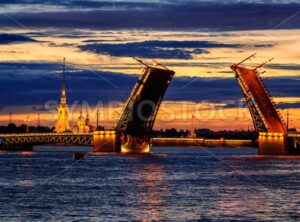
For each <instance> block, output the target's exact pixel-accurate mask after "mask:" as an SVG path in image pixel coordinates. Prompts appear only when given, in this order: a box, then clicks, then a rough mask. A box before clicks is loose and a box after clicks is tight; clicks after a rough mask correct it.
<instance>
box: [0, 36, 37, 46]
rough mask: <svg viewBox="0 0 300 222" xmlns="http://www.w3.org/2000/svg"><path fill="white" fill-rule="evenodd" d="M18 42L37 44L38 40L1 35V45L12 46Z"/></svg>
mask: <svg viewBox="0 0 300 222" xmlns="http://www.w3.org/2000/svg"><path fill="white" fill-rule="evenodd" d="M18 42H36V40H34V39H32V38H29V37H26V36H23V35H16V34H0V44H10V43H18Z"/></svg>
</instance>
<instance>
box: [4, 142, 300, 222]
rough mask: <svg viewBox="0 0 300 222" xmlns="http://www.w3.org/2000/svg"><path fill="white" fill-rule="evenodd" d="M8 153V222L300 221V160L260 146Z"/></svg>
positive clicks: (6, 199) (5, 206)
mask: <svg viewBox="0 0 300 222" xmlns="http://www.w3.org/2000/svg"><path fill="white" fill-rule="evenodd" d="M152 150H153V153H152V154H149V155H119V154H102V155H101V154H100V155H99V154H97V155H93V154H90V155H88V156H86V158H85V160H83V161H73V160H72V155H71V153H39V152H32V153H31V154H30V155H28V153H26V155H23V154H22V153H3V152H2V153H1V154H0V165H1V166H0V175H1V176H0V187H1V190H0V221H59V220H63V221H131V220H138V221H141V220H144V221H151V220H159V221H161V220H167V221H186V220H203V221H221V220H228V221H229V220H236V221H275V220H276V221H293V220H294V221H299V219H300V214H299V212H300V192H299V188H300V179H299V166H300V158H271V157H258V156H257V155H256V150H254V149H230V148H227V149H221V148H220V149H218V148H213V149H209V150H203V149H196V148H191V149H187V148H153V149H152Z"/></svg>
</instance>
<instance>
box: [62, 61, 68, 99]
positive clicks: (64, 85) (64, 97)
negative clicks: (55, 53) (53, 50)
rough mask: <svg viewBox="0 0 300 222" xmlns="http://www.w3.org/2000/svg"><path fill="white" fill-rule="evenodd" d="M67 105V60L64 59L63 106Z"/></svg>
mask: <svg viewBox="0 0 300 222" xmlns="http://www.w3.org/2000/svg"><path fill="white" fill-rule="evenodd" d="M66 103H67V96H66V58H64V59H63V73H62V89H61V104H66Z"/></svg>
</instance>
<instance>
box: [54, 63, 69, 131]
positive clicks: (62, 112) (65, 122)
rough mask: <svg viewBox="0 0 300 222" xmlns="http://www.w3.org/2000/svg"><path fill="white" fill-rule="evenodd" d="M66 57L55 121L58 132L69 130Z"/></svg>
mask: <svg viewBox="0 0 300 222" xmlns="http://www.w3.org/2000/svg"><path fill="white" fill-rule="evenodd" d="M65 67H66V66H65V59H64V64H63V74H62V92H61V101H60V104H59V105H58V107H57V112H58V113H57V120H56V123H55V131H56V132H57V133H62V132H66V131H68V130H69V117H68V115H69V108H68V104H67V96H66V72H65V71H66V69H65Z"/></svg>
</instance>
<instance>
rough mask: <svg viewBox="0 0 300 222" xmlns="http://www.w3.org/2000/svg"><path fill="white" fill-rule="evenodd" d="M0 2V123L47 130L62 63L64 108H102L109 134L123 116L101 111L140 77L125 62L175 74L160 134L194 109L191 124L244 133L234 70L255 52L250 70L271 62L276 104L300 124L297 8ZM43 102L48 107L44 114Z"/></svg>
mask: <svg viewBox="0 0 300 222" xmlns="http://www.w3.org/2000/svg"><path fill="white" fill-rule="evenodd" d="M0 5H1V9H0V15H1V16H0V25H1V30H0V74H1V75H0V80H1V88H0V94H1V95H2V98H1V99H0V109H1V116H0V123H7V120H8V117H9V116H8V115H9V112H13V113H14V118H15V119H16V120H20V119H24V118H25V117H26V116H27V113H33V116H35V115H37V113H41V115H42V116H43V117H44V118H43V122H44V123H45V124H50V125H51V124H52V125H53V124H54V120H55V116H54V114H53V113H54V112H53V110H54V107H55V105H53V100H56V101H59V98H60V90H61V88H60V87H61V86H60V75H59V73H60V72H61V68H62V64H61V63H62V59H63V57H66V59H67V71H68V73H67V96H68V104H69V106H70V107H72V105H74V104H75V105H76V104H78V103H82V101H84V102H85V103H88V104H89V106H90V107H91V108H90V111H91V112H95V109H94V108H93V107H94V106H96V105H97V104H102V103H103V113H102V115H103V116H102V118H103V121H104V122H105V123H106V124H107V126H109V127H111V126H113V121H114V120H113V119H115V118H116V116H117V114H116V113H118V112H119V111H116V110H113V111H111V112H112V113H113V114H110V115H109V116H110V118H108V117H107V118H106V117H104V115H106V116H108V115H107V114H105V112H106V111H105V110H108V107H107V106H108V104H109V102H110V101H118V102H120V103H122V102H124V101H125V100H126V98H127V96H128V95H129V93H130V91H131V89H132V87H133V85H134V83H135V81H136V80H137V75H139V74H140V73H141V71H142V67H141V66H140V65H139V64H137V63H136V62H135V61H133V59H132V58H131V56H136V57H139V58H141V59H144V60H145V62H147V63H149V64H152V59H155V60H158V61H160V62H161V63H163V64H165V65H167V66H168V67H169V68H171V69H173V70H174V71H175V72H176V76H175V78H174V80H173V82H172V84H171V85H170V88H169V89H168V91H167V94H166V97H165V102H164V105H163V106H165V108H166V107H167V108H168V107H169V108H168V109H171V110H172V112H173V113H175V117H174V119H173V120H170V121H164V119H166V118H167V117H169V116H170V113H169V114H168V111H166V110H164V107H162V110H161V111H160V114H159V117H158V121H157V123H156V125H155V128H156V129H159V128H161V127H163V128H171V127H175V128H189V127H190V126H189V125H190V122H191V116H192V115H193V114H195V109H196V108H195V107H198V108H197V109H200V110H201V113H198V114H197V115H196V116H197V121H196V123H195V125H196V127H199V128H211V129H215V130H219V129H226V128H228V129H240V128H244V129H247V128H248V127H249V126H250V127H252V123H251V120H250V115H249V112H248V110H247V108H246V107H245V104H243V103H241V102H240V101H241V100H242V98H243V95H242V92H241V90H240V89H239V86H238V84H237V82H236V80H235V79H234V75H233V74H232V72H231V70H230V65H231V64H232V63H235V62H239V61H240V60H242V59H243V58H245V57H247V56H248V55H250V54H252V53H253V52H257V53H258V55H257V58H256V59H255V60H253V61H251V63H249V64H248V65H251V66H254V65H256V64H258V63H260V62H262V61H265V60H267V59H269V58H271V57H274V58H275V60H274V61H273V62H272V63H271V64H269V65H268V66H267V73H266V74H264V75H263V77H264V79H265V82H266V85H267V86H268V87H269V88H270V91H271V94H272V95H274V97H275V101H277V102H278V103H279V107H280V108H290V109H291V113H292V120H293V121H292V122H291V124H290V126H291V127H300V112H299V111H300V110H299V109H300V91H299V83H300V78H299V76H300V62H299V55H300V48H299V44H300V38H299V36H300V4H299V3H297V1H224V2H222V3H219V1H122V2H120V1H110V2H107V1H78V0H77V1H75V0H74V1H63V2H62V1H46V2H44V1H38V0H23V1H21V0H20V1H18V0H15V1H1V2H0ZM49 101H50V102H52V105H53V106H51V107H50V108H51V109H48V108H45V104H50V103H49ZM182 104H184V105H182ZM75 105H74V106H73V108H74V107H75ZM199 106H200V107H202V108H199ZM240 106H242V108H238V107H240ZM186 107H187V108H186ZM185 109H187V111H182V110H185ZM212 109H214V111H213V112H214V114H209V113H208V111H209V110H212ZM78 110H79V107H77V109H76V111H75V110H74V112H76V113H74V117H73V118H74V119H76V118H77V115H78V114H79V113H78ZM216 110H217V111H216ZM220 110H222V111H220ZM220 112H221V113H222V114H220ZM282 112H283V113H284V112H285V111H284V110H283V111H282ZM216 113H217V114H216ZM220 115H221V116H220ZM112 116H113V117H112ZM33 118H34V117H32V119H33ZM91 118H92V119H93V116H91ZM207 118H208V120H207ZM94 119H95V118H94Z"/></svg>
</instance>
